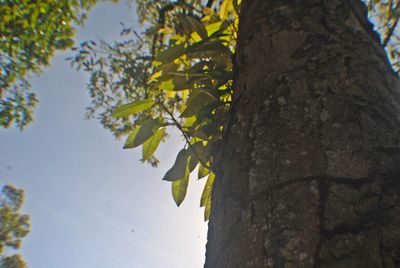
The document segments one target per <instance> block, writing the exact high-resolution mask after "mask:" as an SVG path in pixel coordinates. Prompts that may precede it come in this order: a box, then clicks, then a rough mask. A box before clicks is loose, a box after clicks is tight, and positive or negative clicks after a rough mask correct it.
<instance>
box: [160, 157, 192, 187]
mask: <svg viewBox="0 0 400 268" xmlns="http://www.w3.org/2000/svg"><path fill="white" fill-rule="evenodd" d="M189 156H190V155H189V153H188V151H187V150H186V149H182V150H180V151H179V153H178V155H177V157H176V160H175V163H174V165H173V166H172V168H170V169H169V170H168V171H167V173H165V175H164V178H163V180H165V181H177V180H180V179H182V178H184V177H185V175H186V169H187V165H188V158H189Z"/></svg>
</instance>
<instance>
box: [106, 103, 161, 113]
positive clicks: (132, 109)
mask: <svg viewBox="0 0 400 268" xmlns="http://www.w3.org/2000/svg"><path fill="white" fill-rule="evenodd" d="M154 104H155V101H154V100H142V101H136V102H132V103H129V104H125V105H122V106H120V107H117V108H115V110H114V111H113V112H112V116H114V117H127V116H130V115H135V114H137V113H139V112H143V111H145V110H147V109H149V108H151V107H152V106H153V105H154Z"/></svg>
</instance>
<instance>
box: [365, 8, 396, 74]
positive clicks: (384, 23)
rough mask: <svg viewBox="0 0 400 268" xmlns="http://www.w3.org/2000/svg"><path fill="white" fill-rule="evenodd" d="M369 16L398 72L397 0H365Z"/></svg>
mask: <svg viewBox="0 0 400 268" xmlns="http://www.w3.org/2000/svg"><path fill="white" fill-rule="evenodd" d="M364 2H365V4H366V5H367V7H368V11H369V17H370V19H371V20H372V21H373V22H375V26H376V27H375V29H376V30H377V31H378V32H379V34H380V36H381V42H382V45H383V46H384V47H385V49H386V51H387V54H388V56H389V59H390V61H391V62H392V66H393V69H394V70H395V71H396V72H397V74H399V72H400V46H399V44H400V32H399V28H398V27H397V26H398V23H399V18H400V1H399V0H383V1H382V0H366V1H364Z"/></svg>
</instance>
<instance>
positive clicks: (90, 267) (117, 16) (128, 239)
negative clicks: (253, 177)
mask: <svg viewBox="0 0 400 268" xmlns="http://www.w3.org/2000/svg"><path fill="white" fill-rule="evenodd" d="M135 21H136V14H135V9H134V7H131V8H129V7H128V5H127V4H126V3H125V2H124V1H121V3H119V4H107V3H102V4H99V5H98V6H96V7H95V8H94V9H93V10H92V11H91V12H90V13H89V17H88V21H87V23H86V24H85V26H84V27H83V28H82V29H79V31H78V34H77V42H81V41H84V40H87V39H92V40H96V39H97V40H98V39H100V38H101V39H103V40H106V41H113V40H116V39H117V38H118V36H119V32H120V30H121V25H120V22H125V24H127V25H129V24H134V23H135ZM67 54H68V53H60V54H58V55H57V56H56V57H55V58H54V59H53V61H52V64H51V67H49V68H47V69H46V70H45V72H44V73H43V74H42V75H41V76H40V77H38V78H32V79H31V82H32V86H33V88H34V89H35V91H36V92H37V93H38V96H39V99H40V104H39V106H38V108H37V109H36V112H35V120H34V122H33V123H32V124H31V125H30V126H28V128H27V129H26V130H25V131H23V132H21V131H19V130H16V129H8V130H4V129H0V186H1V185H4V184H5V183H12V184H14V185H16V186H17V187H20V188H23V189H24V190H25V192H26V199H25V205H24V207H23V212H24V213H27V214H29V215H30V216H31V224H32V226H31V232H30V234H29V235H28V237H27V238H25V239H24V241H23V247H22V250H21V254H22V255H23V256H24V258H25V260H26V261H27V263H28V265H29V267H30V268H136V267H138V268H142V267H143V268H147V267H149V268H170V267H171V268H172V267H173V268H180V267H182V268H188V267H202V266H203V264H204V259H205V257H204V254H205V244H206V235H207V223H206V222H204V220H203V209H201V208H199V202H200V195H201V191H202V187H203V185H204V183H205V182H204V181H197V180H195V179H192V180H191V181H190V183H189V189H188V195H187V197H186V200H185V201H184V202H183V204H182V205H181V207H179V208H178V207H177V206H176V205H175V203H174V201H173V199H172V196H171V189H170V188H171V185H170V183H168V182H165V181H162V180H161V178H162V176H163V174H164V173H165V172H166V171H167V170H168V169H169V167H170V166H171V165H172V164H173V162H174V160H175V156H176V153H177V152H178V151H179V150H180V149H181V147H182V146H183V142H182V139H181V138H180V137H179V135H177V134H176V133H175V134H174V135H172V136H171V138H170V139H169V140H168V141H167V143H165V144H163V145H162V146H161V147H160V149H159V151H158V152H157V153H156V154H157V156H158V158H159V159H160V161H161V163H160V165H159V167H158V168H152V167H150V166H149V165H146V164H142V163H141V162H140V161H139V159H140V157H141V151H140V149H135V150H122V146H123V141H116V140H115V139H114V138H113V136H112V135H111V133H109V132H107V131H106V130H104V129H103V128H102V127H101V126H100V124H99V123H98V122H96V121H88V120H85V119H84V113H85V108H86V107H87V106H88V105H89V103H90V99H89V96H88V93H87V91H86V90H85V84H86V81H87V78H88V77H87V76H86V74H84V73H80V72H77V71H75V70H73V69H71V67H70V65H69V63H68V62H66V61H65V60H64V59H65V58H66V57H67Z"/></svg>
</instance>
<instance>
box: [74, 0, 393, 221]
mask: <svg viewBox="0 0 400 268" xmlns="http://www.w3.org/2000/svg"><path fill="white" fill-rule="evenodd" d="M364 2H365V4H366V8H367V9H368V12H369V15H370V18H371V21H373V22H374V23H375V29H376V30H377V32H378V33H379V34H380V35H381V40H382V45H383V46H385V47H386V50H387V52H388V57H389V58H390V60H391V62H392V64H393V65H392V66H393V70H394V71H395V72H397V73H398V71H399V47H398V44H399V36H398V33H397V32H398V30H397V24H398V20H399V14H400V13H399V12H400V9H399V1H364ZM137 3H138V14H139V20H140V22H142V23H143V25H144V26H145V31H144V32H143V33H141V34H138V33H137V32H136V31H134V30H133V29H132V28H129V27H125V28H124V29H123V30H122V32H121V34H122V35H123V36H124V37H125V41H122V42H116V43H114V44H107V43H105V42H100V43H99V44H97V43H95V42H85V43H83V44H81V46H80V47H79V48H75V50H77V51H78V50H79V51H78V53H77V54H76V55H75V56H73V57H71V58H70V60H71V63H72V64H73V65H74V66H76V67H77V68H78V69H80V68H82V69H83V70H84V71H86V72H88V73H89V74H90V81H89V82H88V84H87V88H88V90H89V92H90V96H91V97H92V105H91V106H90V107H89V108H88V116H89V117H97V118H99V120H100V122H101V123H102V124H103V126H104V127H105V128H106V129H108V130H110V131H111V132H112V133H114V135H115V136H116V137H117V138H120V137H122V136H127V138H126V142H125V145H124V148H125V149H130V148H135V147H138V146H141V147H142V152H143V154H142V161H145V162H149V163H150V164H152V165H156V164H157V162H158V160H157V159H156V158H155V156H154V153H155V151H156V149H157V147H158V145H159V144H160V142H162V141H163V140H164V139H165V138H166V137H167V133H168V131H167V129H168V128H169V127H176V128H177V129H178V130H179V131H180V132H181V134H182V136H183V138H184V141H185V145H184V147H183V148H182V150H181V151H180V152H179V153H178V155H177V157H176V161H175V163H174V164H173V166H172V167H171V169H170V170H168V171H167V173H166V174H165V176H164V178H163V179H164V180H166V181H170V182H171V183H172V195H173V197H174V200H175V202H176V204H177V205H178V206H179V205H180V204H181V203H182V201H183V200H184V198H185V195H186V190H187V186H188V182H189V175H190V174H191V173H192V172H193V171H194V170H195V169H196V167H198V169H197V170H198V178H199V179H201V178H208V179H207V183H206V184H205V188H204V191H203V195H202V197H201V202H200V203H201V206H204V207H205V219H208V217H209V212H210V206H211V200H210V193H211V189H212V185H213V182H214V179H215V175H214V173H213V171H215V169H216V168H217V167H216V166H215V162H216V160H217V159H216V158H218V157H219V155H218V153H217V152H218V151H219V148H221V146H223V142H224V140H223V139H222V137H223V133H225V132H229V127H230V126H229V124H228V122H229V117H230V116H231V113H232V112H233V111H231V109H230V107H231V101H232V94H234V90H235V88H237V85H234V80H235V79H234V77H235V68H234V65H235V63H234V62H233V61H232V59H233V58H234V54H235V46H236V38H237V29H238V22H239V12H240V3H241V1H239V0H224V1H195V0H192V1H150V0H149V1H137Z"/></svg>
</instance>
